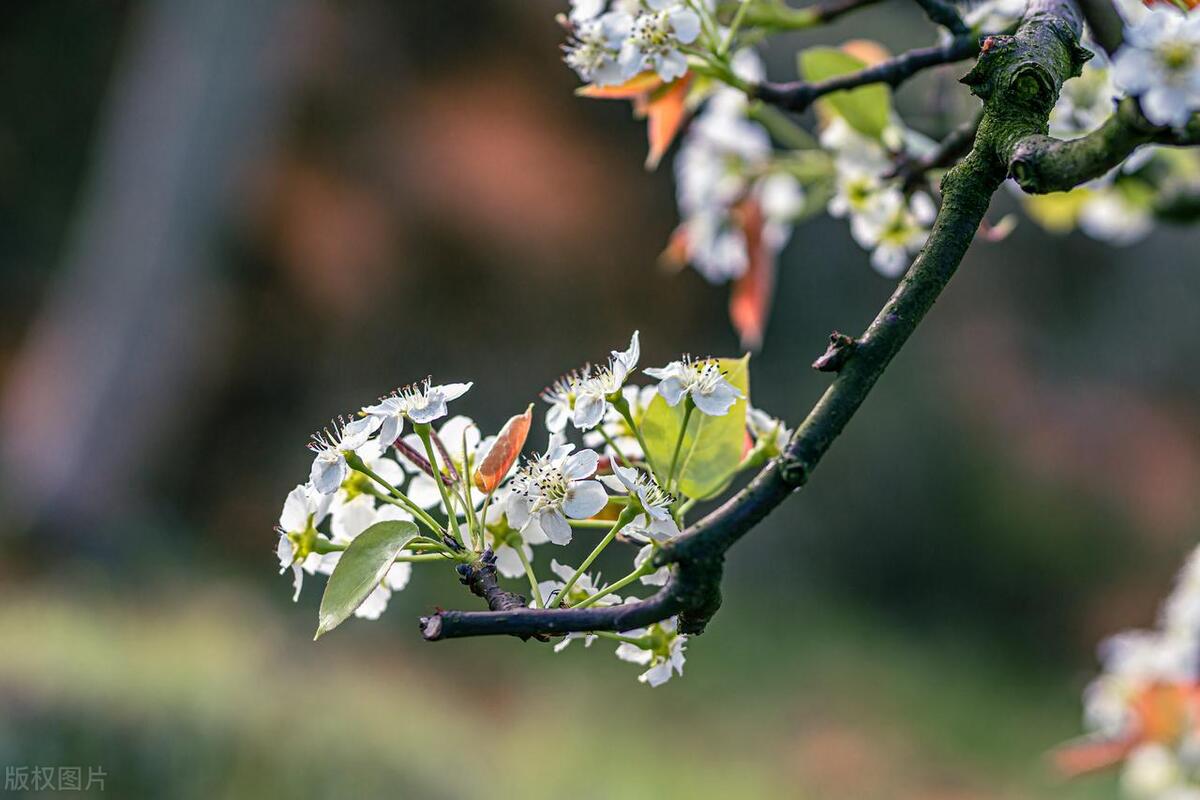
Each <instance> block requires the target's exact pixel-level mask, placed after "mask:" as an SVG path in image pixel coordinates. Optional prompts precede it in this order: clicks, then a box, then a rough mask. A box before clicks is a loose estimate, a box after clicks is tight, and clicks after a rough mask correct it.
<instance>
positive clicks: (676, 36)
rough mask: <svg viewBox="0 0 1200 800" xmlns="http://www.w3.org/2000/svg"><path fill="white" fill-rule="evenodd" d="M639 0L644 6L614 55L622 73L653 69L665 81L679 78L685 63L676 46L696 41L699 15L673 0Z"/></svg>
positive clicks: (698, 31) (628, 74)
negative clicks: (618, 51) (617, 52)
mask: <svg viewBox="0 0 1200 800" xmlns="http://www.w3.org/2000/svg"><path fill="white" fill-rule="evenodd" d="M643 2H644V6H645V8H644V10H643V11H642V12H641V13H639V14H638V15H637V16H636V17H635V18H634V19H633V22H632V24H631V26H630V29H629V33H628V36H627V37H626V38H625V41H624V42H623V43H622V44H621V50H620V53H619V54H618V55H617V63H618V64H619V65H620V67H621V72H622V75H623V76H624V78H625V79H629V78H632V77H633V76H635V75H637V74H639V73H642V72H656V73H658V77H659V78H661V79H662V80H663V81H664V82H667V83H670V82H671V81H673V80H676V79H678V78H682V77H683V75H684V73H685V72H687V69H688V65H687V56H685V55H684V54H683V53H682V52H680V50H679V47H680V46H681V45H688V44H691V43H692V42H694V41H696V38H697V37H698V36H699V35H700V16H699V15H698V14H697V13H696V12H695V11H693V10H692V9H691V8H689V7H688V6H687V5H686V4H685V3H680V2H676V0H643Z"/></svg>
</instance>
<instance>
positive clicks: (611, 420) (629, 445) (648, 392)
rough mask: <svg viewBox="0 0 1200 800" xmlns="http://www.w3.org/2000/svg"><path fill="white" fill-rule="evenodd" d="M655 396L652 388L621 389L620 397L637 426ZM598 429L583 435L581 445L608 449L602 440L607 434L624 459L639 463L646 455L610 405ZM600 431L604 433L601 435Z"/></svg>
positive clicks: (621, 417)
mask: <svg viewBox="0 0 1200 800" xmlns="http://www.w3.org/2000/svg"><path fill="white" fill-rule="evenodd" d="M657 394H658V390H657V387H654V386H623V387H621V396H622V397H624V398H625V402H626V403H628V404H629V413H630V415H631V416H632V417H633V420H634V422H635V423H638V424H640V423H641V419H642V415H643V414H645V413H646V409H647V408H649V407H650V401H651V400H653V399H654V398H655V396H656V395H657ZM599 428H600V429H599V430H596V429H593V430H590V431H587V432H586V433H584V435H583V443H584V444H585V445H587V446H588V447H591V448H593V449H598V448H603V447H608V443H607V442H606V441H605V439H604V434H607V435H608V438H609V439H612V440H613V442H614V443H615V444H616V446H617V447H618V448H620V450H621V453H623V454H624V455H625V457H626V458H629V459H632V460H634V461H640V460H642V459H643V458H645V457H646V454H645V453H643V452H642V445H641V442H639V441H638V440H637V435H636V434H635V433H634V431H633V429H632V428H630V427H629V423H628V422H627V421H626V420H625V417H623V416H622V415H621V414H620V412H618V411H617V410H616V409H615V408H613V407H612V406H611V405H610V406H609V407H608V411H606V412H605V414H604V421H603V422H602V423H600V426H599ZM601 430H603V431H604V433H601V432H600V431H601ZM610 449H611V448H610ZM613 455H615V453H614V454H613Z"/></svg>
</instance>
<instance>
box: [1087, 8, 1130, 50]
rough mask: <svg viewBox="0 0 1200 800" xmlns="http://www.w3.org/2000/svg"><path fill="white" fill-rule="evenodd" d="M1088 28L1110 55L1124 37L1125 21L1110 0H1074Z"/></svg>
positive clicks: (1097, 42)
mask: <svg viewBox="0 0 1200 800" xmlns="http://www.w3.org/2000/svg"><path fill="white" fill-rule="evenodd" d="M1076 1H1077V2H1078V3H1079V10H1080V11H1081V12H1082V13H1083V19H1084V21H1085V22H1087V26H1088V30H1089V31H1091V33H1092V38H1093V39H1095V40H1096V44H1098V45H1100V46H1101V47H1103V48H1104V52H1106V53H1108V54H1109V55H1110V56H1111V55H1112V54H1113V53H1115V52H1117V48H1119V47H1120V46H1121V42H1122V41H1123V40H1124V38H1125V23H1124V22H1122V21H1121V15H1120V14H1118V13H1117V9H1116V8H1115V7H1114V6H1113V2H1112V0H1076Z"/></svg>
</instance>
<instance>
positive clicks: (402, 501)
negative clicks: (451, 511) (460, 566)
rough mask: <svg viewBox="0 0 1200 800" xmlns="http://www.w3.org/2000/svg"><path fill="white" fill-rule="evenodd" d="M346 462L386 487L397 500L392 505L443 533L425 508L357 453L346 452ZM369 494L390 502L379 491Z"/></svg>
mask: <svg viewBox="0 0 1200 800" xmlns="http://www.w3.org/2000/svg"><path fill="white" fill-rule="evenodd" d="M346 463H347V464H349V465H350V468H351V469H353V470H354V471H355V472H361V473H362V474H363V475H366V476H367V477H368V478H370V479H371V480H373V481H375V482H376V483H378V484H379V485H380V486H382V487H383V488H385V489H387V490H388V492H390V493H391V495H392V496H393V497H394V498H396V500H397V501H398V502H396V503H394V505H399V506H401V507H403V508H404V509H405V510H407V511H409V512H410V513H411V514H412V515H413V516H414V517H416V518H417V519H418V520H420V521H421V522H423V523H425V527H427V528H429V530H431V531H433V532H434V533H437V534H439V535H441V534H443V533H445V531H444V530H443V529H442V526H441V525H439V524H438V523H437V520H435V519H434V518H433V517H431V516H429V514H428V513H426V511H425V509H423V508H421V507H420V506H419V505H417V504H416V503H414V502H413V501H412V500H409V499H408V495H406V494H405V493H404V492H402V491H400V490H399V489H397V488H396V487H395V486H392V485H391V484H390V483H388V482H387V481H385V480H384V479H383V478H382V477H380V476H379V475H378V474H376V473H375V471H374V470H372V469H371V468H370V467H368V466H367V465H366V464H364V463H363V460H362V459H361V458H359V457H358V454H357V453H348V454H347V455H346ZM370 494H372V495H374V496H375V497H378V498H379V499H381V500H387V501H388V502H389V503H390V502H392V500H391V499H389V498H387V497H385V496H384V495H383V494H381V493H378V492H370Z"/></svg>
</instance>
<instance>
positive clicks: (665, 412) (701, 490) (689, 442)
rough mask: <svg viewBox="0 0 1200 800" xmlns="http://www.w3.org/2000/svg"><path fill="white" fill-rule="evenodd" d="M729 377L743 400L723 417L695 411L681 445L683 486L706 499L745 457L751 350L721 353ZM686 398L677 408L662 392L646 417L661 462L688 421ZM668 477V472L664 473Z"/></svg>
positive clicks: (654, 455)
mask: <svg viewBox="0 0 1200 800" xmlns="http://www.w3.org/2000/svg"><path fill="white" fill-rule="evenodd" d="M719 361H720V364H721V369H722V370H723V371H724V372H725V378H726V379H727V380H728V381H729V382H730V383H732V384H733V385H734V386H736V387H737V388H738V389H740V390H741V391H742V394H743V395H745V398H744V399H742V400H738V401H737V402H736V403H734V404H733V406H732V407H731V408H730V409H729V413H727V414H725V415H724V416H721V417H710V416H708V415H707V414H703V413H701V412H699V411H693V412H692V418H691V421H690V422H689V423H688V428H687V432H686V433H685V434H684V438H683V446H682V447H681V448H680V451H679V465H678V467H677V469H676V472H677V474H678V475H679V491H680V492H682V493H683V494H684V495H685V496H687V497H694V498H698V499H703V498H705V497H710V496H712V495H713V494H714V493H715V492H717V491H719V490H720V489H721V487H722V486H723V485H724V483H725V482H726V481H727V480H728V479H729V473H730V472H732V471H733V470H734V468H736V467H737V465H738V463H739V462H741V460H742V449H743V448H742V445H743V443H744V441H745V438H746V402H747V401H748V400H749V399H750V356H749V355H746V356H743V357H742V358H722V359H719ZM683 410H684V404H683V403H682V402H680V403H679V404H678V405H676V406H675V407H674V408H672V407H671V406H669V405H667V401H666V400H664V399H663V398H662V397H661V396H659V397H655V398H654V400H652V401H651V403H650V406H649V408H647V409H646V413H645V415H644V416H643V418H642V435H643V436H644V437H645V439H646V447H647V449H648V450H649V451H650V457H651V459H652V461H653V462H654V463H655V464H662V465H665V464H670V463H671V456H672V454H673V453H674V452H675V441H676V439H677V438H678V437H679V428H680V425H681V424H682V423H683ZM662 477H663V478H664V479H665V478H666V476H665V475H664V476H662Z"/></svg>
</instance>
